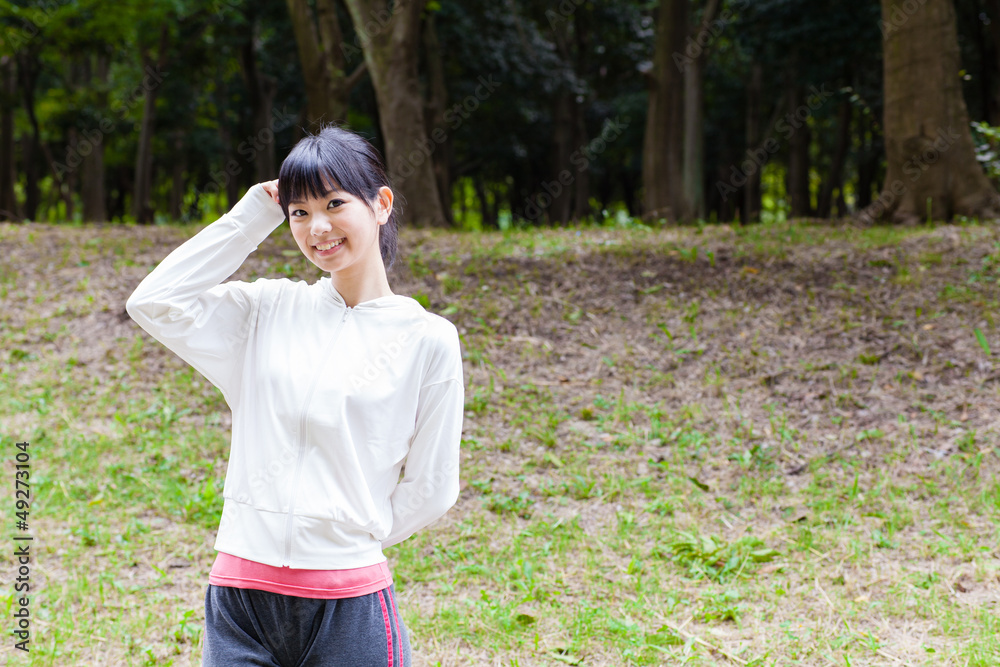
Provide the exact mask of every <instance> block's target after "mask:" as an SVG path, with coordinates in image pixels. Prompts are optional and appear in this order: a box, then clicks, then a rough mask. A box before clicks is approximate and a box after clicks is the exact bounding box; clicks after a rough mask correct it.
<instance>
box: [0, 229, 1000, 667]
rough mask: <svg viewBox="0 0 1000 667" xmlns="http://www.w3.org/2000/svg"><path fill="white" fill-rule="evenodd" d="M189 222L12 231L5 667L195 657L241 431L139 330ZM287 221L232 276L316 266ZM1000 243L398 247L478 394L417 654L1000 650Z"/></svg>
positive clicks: (569, 234) (849, 656) (927, 655)
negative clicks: (20, 513) (230, 462)
mask: <svg viewBox="0 0 1000 667" xmlns="http://www.w3.org/2000/svg"><path fill="white" fill-rule="evenodd" d="M192 232H193V230H192V229H185V228H173V227H156V228H151V229H141V228H108V227H101V228H98V227H87V226H83V227H71V228H58V227H47V226H43V225H29V226H26V227H18V226H9V225H8V226H0V246H2V249H3V251H4V255H5V256H6V257H8V258H10V260H11V261H10V262H8V263H6V264H5V266H4V267H3V268H2V269H0V295H2V297H0V298H2V300H3V303H2V308H0V339H2V342H3V344H2V346H0V457H2V459H3V461H4V466H5V470H8V471H10V473H11V474H10V475H9V476H8V479H9V480H11V481H10V482H9V483H8V484H7V485H6V487H7V488H9V489H10V490H9V491H7V492H6V493H7V494H8V495H7V496H4V497H5V498H8V500H7V502H8V506H10V507H11V508H12V512H13V471H14V467H13V466H14V463H15V461H14V457H15V453H16V450H15V448H14V446H13V443H14V442H16V441H23V440H27V441H30V442H31V446H30V452H31V466H32V467H31V475H32V476H31V483H32V489H33V493H34V498H33V504H32V508H31V520H30V526H31V528H30V530H29V533H30V534H32V535H34V536H35V538H36V542H35V543H34V547H33V548H34V549H35V561H34V563H33V565H32V590H31V594H32V596H31V604H30V608H31V611H32V643H31V649H32V650H31V652H30V654H22V653H21V652H19V651H15V650H14V649H13V647H12V643H13V642H12V641H11V642H8V645H7V646H5V647H4V648H3V649H2V651H3V655H4V657H5V658H6V659H7V661H8V664H26V665H53V666H57V665H58V666H62V665H77V664H80V665H83V664H87V665H194V664H199V661H200V651H201V648H200V647H201V640H202V621H203V611H202V599H203V595H204V586H205V584H206V580H207V572H208V569H209V567H210V565H211V561H212V558H213V556H214V551H213V549H212V543H213V540H214V529H215V526H216V524H217V521H218V516H219V512H220V510H221V490H222V486H221V480H222V479H223V478H224V475H225V456H226V451H227V446H228V444H227V443H228V438H229V429H230V416H229V413H228V410H227V407H226V405H225V402H224V401H223V400H222V398H221V396H220V395H219V393H218V392H217V391H216V390H215V389H214V388H213V387H211V386H210V385H209V384H208V383H207V382H206V381H205V380H204V379H203V378H201V377H200V376H199V375H198V374H197V373H195V372H194V371H192V370H191V369H189V368H187V367H186V366H185V365H184V364H183V363H182V362H180V361H179V360H178V359H176V358H175V357H174V356H173V355H171V354H170V353H169V352H167V351H165V350H164V349H163V348H162V347H161V346H160V345H159V344H157V343H155V342H154V341H151V340H150V339H149V338H148V337H146V336H145V335H144V334H142V333H140V332H139V331H138V330H137V328H136V327H135V326H134V325H132V323H131V322H130V321H129V320H128V319H127V318H125V317H123V304H124V300H125V298H126V297H127V295H128V294H129V292H130V291H131V289H132V288H133V287H134V285H135V284H136V283H137V282H138V280H140V279H141V277H142V276H143V275H144V274H145V272H146V271H147V270H148V269H149V267H150V266H152V265H153V264H155V263H156V262H157V261H159V260H160V259H161V258H162V257H163V256H164V255H165V254H166V252H168V251H169V249H170V248H171V247H173V246H175V245H176V244H177V243H179V242H180V240H182V239H183V238H186V237H187V236H190V234H191V233H192ZM280 234H281V233H280V232H279V235H276V236H275V238H272V239H271V240H269V241H268V242H267V243H265V244H264V245H263V246H262V247H261V249H260V250H259V251H258V252H257V253H256V254H255V255H253V256H252V257H251V258H250V260H248V263H247V265H246V266H245V267H244V268H243V269H241V272H240V274H238V277H243V278H252V277H256V276H291V277H298V278H304V279H312V277H314V276H313V274H311V273H310V272H309V271H308V268H307V266H306V265H305V263H304V262H303V261H302V260H301V259H299V257H298V256H297V255H296V253H295V251H294V246H293V245H292V243H291V240H290V239H289V238H287V233H286V234H285V235H280ZM998 242H1000V233H998V232H997V230H995V229H993V228H991V227H980V226H976V225H963V226H958V227H947V226H941V227H928V228H921V229H905V230H904V229H889V228H870V229H865V230H845V229H839V228H830V227H819V226H814V225H808V224H801V225H792V224H783V225H771V226H751V227H745V228H728V227H718V228H713V227H705V228H701V229H699V228H682V229H648V228H643V227H636V228H632V229H626V230H609V229H562V230H548V231H527V230H522V231H510V232H506V233H496V234H484V235H478V236H473V235H461V234H446V233H441V232H407V233H405V234H404V236H403V239H402V243H401V247H402V248H403V249H404V253H407V254H405V257H404V258H401V259H402V260H403V261H401V262H400V267H399V268H398V269H397V273H396V274H395V275H394V277H393V279H392V281H393V285H394V286H395V288H396V290H397V291H399V292H401V293H406V294H413V295H419V296H420V298H421V300H422V301H423V302H424V303H426V305H428V306H429V307H430V308H431V309H432V310H434V311H436V312H442V313H446V315H447V316H448V317H449V318H451V319H452V320H453V321H454V322H455V323H456V325H457V326H458V327H459V330H460V332H461V335H462V342H463V350H464V354H465V357H466V359H465V361H466V366H465V371H466V380H467V383H468V384H467V390H466V420H465V432H464V440H463V461H462V493H461V497H460V499H459V502H458V504H457V506H456V507H455V508H454V509H453V510H452V511H451V512H450V513H449V514H448V515H447V516H446V517H445V518H444V519H442V520H441V521H440V522H439V523H438V524H437V525H435V526H434V527H433V528H432V529H430V530H427V531H424V532H423V533H421V534H418V535H417V536H415V537H413V538H411V539H410V540H407V541H406V542H404V543H403V544H401V545H400V546H398V547H395V548H393V549H391V550H390V551H389V557H390V560H391V564H392V567H393V571H394V575H395V579H396V585H397V590H398V593H399V599H400V606H401V612H402V613H403V615H404V618H405V620H406V622H407V625H408V627H409V629H410V632H411V636H412V638H413V646H414V659H415V660H414V662H415V664H417V665H442V666H444V665H470V664H476V665H485V664H498V665H565V664H571V665H589V666H602V665H661V664H689V665H714V664H736V665H788V664H800V665H874V664H899V663H903V664H911V665H918V664H919V665H963V666H965V665H984V666H985V665H995V664H998V663H1000V639H998V637H1000V620H998V619H1000V610H998V605H1000V551H998V549H997V546H996V545H997V544H998V543H1000V542H998V539H1000V484H998V482H997V481H996V480H997V479H998V473H1000V449H998V447H1000V441H998V432H997V431H998V427H997V422H996V414H997V410H998V409H1000V382H998V377H1000V375H998V369H997V368H996V364H995V359H994V356H993V350H994V349H995V348H996V347H997V345H998V342H997V341H998V340H1000V338H998V333H1000V331H998V329H997V326H996V322H995V321H994V319H993V315H992V313H993V312H996V306H997V305H998V303H1000V285H998V281H997V276H998V273H997V268H996V267H997V266H1000V255H998V254H997V248H998V247H1000V246H998V245H997V244H998ZM407 251H409V252H407ZM11 520H13V517H11ZM9 551H11V550H8V552H9ZM14 568H15V564H14V561H13V558H12V557H11V556H10V555H9V553H8V554H7V555H5V556H4V565H3V571H4V572H7V573H13V572H14ZM11 579H12V576H11V575H7V579H6V581H7V582H8V585H7V586H6V588H5V590H4V597H3V598H0V599H3V600H4V602H5V603H6V605H7V609H8V611H9V612H10V611H12V610H13V605H14V600H13V590H12V587H11V585H10V582H11ZM8 618H10V614H9V613H8Z"/></svg>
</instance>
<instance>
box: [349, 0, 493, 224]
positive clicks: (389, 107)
mask: <svg viewBox="0 0 1000 667" xmlns="http://www.w3.org/2000/svg"><path fill="white" fill-rule="evenodd" d="M346 4H347V8H348V11H349V12H350V14H351V19H352V20H353V21H354V25H355V28H356V30H357V31H358V32H359V34H364V38H363V39H362V40H361V41H362V47H363V49H364V56H365V63H366V64H367V66H368V74H369V76H371V79H372V84H373V85H374V88H375V98H376V100H377V102H378V111H379V122H380V124H381V127H382V139H383V143H384V145H385V157H386V162H387V163H388V168H389V178H390V179H391V180H392V183H393V185H394V186H395V188H396V189H397V191H398V192H399V194H400V195H402V197H401V199H402V201H405V202H406V207H405V208H404V209H403V213H404V219H405V220H406V221H408V222H410V223H411V224H415V225H417V226H435V227H443V226H446V225H447V224H448V220H447V218H446V217H445V214H444V211H443V210H442V208H441V195H440V193H439V192H438V187H437V180H436V179H435V177H434V168H433V164H432V160H431V159H430V158H431V154H432V153H433V151H434V144H433V143H432V142H431V140H430V139H429V138H428V137H427V131H426V125H425V123H424V101H423V96H422V95H421V92H420V77H419V71H418V68H417V63H418V60H419V59H418V57H417V56H418V47H419V45H420V14H421V12H422V11H423V8H424V5H425V4H426V0H397V1H396V2H395V3H393V5H392V10H391V11H390V10H389V8H388V4H389V3H388V2H386V0H346ZM369 28H370V30H369ZM484 79H485V77H484ZM492 87H493V84H492V83H489V82H488V81H487V83H484V84H483V88H484V93H485V94H490V93H492Z"/></svg>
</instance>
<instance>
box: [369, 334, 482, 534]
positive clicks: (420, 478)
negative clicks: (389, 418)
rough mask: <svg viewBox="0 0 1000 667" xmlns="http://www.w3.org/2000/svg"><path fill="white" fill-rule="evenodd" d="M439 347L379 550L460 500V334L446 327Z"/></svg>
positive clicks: (462, 393)
mask: <svg viewBox="0 0 1000 667" xmlns="http://www.w3.org/2000/svg"><path fill="white" fill-rule="evenodd" d="M442 348H443V349H442V351H441V352H442V353H441V354H439V355H436V356H437V359H436V360H435V362H434V363H435V366H436V368H435V369H434V371H433V372H432V373H429V374H428V375H430V376H431V379H430V381H429V382H427V383H426V384H424V386H423V387H421V389H420V396H419V399H418V403H417V419H416V428H415V430H414V433H413V437H412V439H411V441H410V451H409V453H408V454H407V456H406V467H405V471H404V474H403V479H402V480H401V481H400V482H399V484H398V485H397V486H396V489H395V490H394V491H393V493H392V498H391V502H392V530H391V531H390V533H389V535H388V536H387V537H386V538H385V539H384V540H382V546H383V548H384V547H389V546H392V545H394V544H398V543H399V542H402V541H403V540H405V539H406V538H408V537H409V536H410V535H412V534H413V533H415V532H417V531H418V530H420V529H421V528H423V527H425V526H427V525H429V524H430V523H432V522H434V521H436V520H437V519H439V518H440V517H441V516H443V515H444V513H445V512H447V511H448V509H449V508H450V507H451V506H452V505H454V504H455V501H457V500H458V464H459V445H460V443H461V441H462V416H463V413H464V412H465V385H464V381H463V378H462V352H461V348H460V346H459V341H458V332H457V331H456V330H455V327H454V326H451V325H450V324H449V336H448V337H447V338H446V339H445V343H444V345H442Z"/></svg>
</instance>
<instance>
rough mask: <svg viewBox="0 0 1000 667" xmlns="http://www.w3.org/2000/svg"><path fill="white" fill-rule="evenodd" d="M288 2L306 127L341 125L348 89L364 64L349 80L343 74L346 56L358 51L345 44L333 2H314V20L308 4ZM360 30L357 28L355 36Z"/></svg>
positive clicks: (297, 0)
mask: <svg viewBox="0 0 1000 667" xmlns="http://www.w3.org/2000/svg"><path fill="white" fill-rule="evenodd" d="M287 2H288V13H289V16H290V18H291V21H292V31H293V32H294V34H295V43H296V44H297V45H298V51H299V63H300V65H301V67H302V78H303V81H304V82H305V88H306V99H307V104H306V124H307V125H309V126H310V127H311V128H312V129H314V130H315V129H316V127H317V126H318V125H319V124H321V123H343V122H344V121H346V120H347V102H348V98H349V97H350V94H351V89H352V88H353V87H354V86H355V85H356V84H357V82H358V81H360V80H361V77H362V75H363V74H364V71H365V64H364V63H362V64H361V65H360V66H359V67H358V68H357V69H356V70H355V71H354V72H353V73H352V74H351V75H350V76H348V75H347V73H346V72H345V68H346V67H347V60H346V52H347V51H349V50H358V49H357V47H355V46H352V45H350V44H346V43H345V42H344V38H343V33H342V31H341V29H340V22H339V21H338V20H337V8H336V5H335V3H334V0H316V13H315V16H314V15H313V11H312V9H310V7H309V3H308V1H307V0H287ZM363 30H364V28H363V26H362V27H358V34H359V35H360V34H362V31H363Z"/></svg>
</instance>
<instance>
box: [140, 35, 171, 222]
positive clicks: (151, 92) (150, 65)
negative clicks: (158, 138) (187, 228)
mask: <svg viewBox="0 0 1000 667" xmlns="http://www.w3.org/2000/svg"><path fill="white" fill-rule="evenodd" d="M169 34H170V33H169V31H168V30H167V26H166V25H164V26H163V29H162V31H161V32H160V51H159V57H158V59H157V61H156V62H155V63H154V61H153V58H152V57H150V55H149V52H148V51H145V52H143V54H142V65H143V72H144V73H146V76H149V73H150V72H152V71H154V68H155V71H157V72H159V71H162V69H163V66H164V65H165V64H166V57H167V39H168V37H169ZM144 88H145V91H146V94H145V95H144V96H143V100H142V123H141V124H140V126H139V148H138V150H137V151H136V157H135V183H134V190H133V191H132V216H133V217H134V218H135V221H136V222H137V223H140V224H148V223H151V222H153V205H152V202H151V197H152V193H153V129H154V127H155V126H156V98H157V96H158V93H159V90H160V87H159V85H146V86H144Z"/></svg>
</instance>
